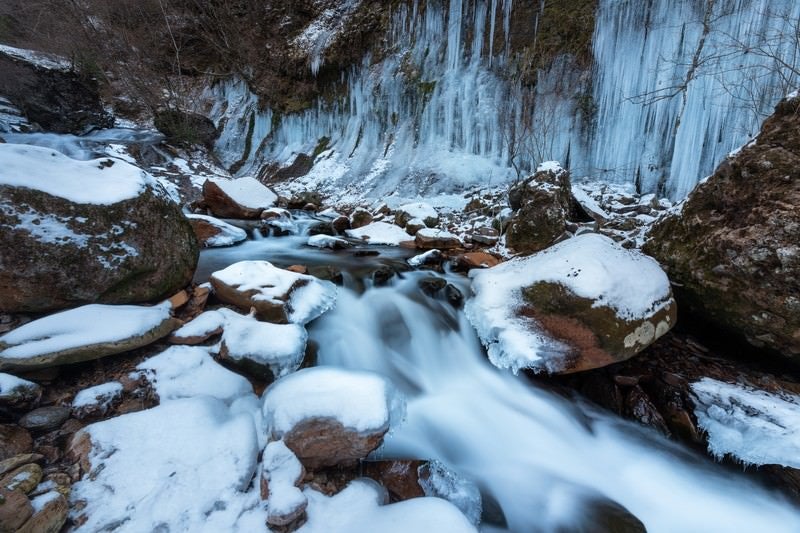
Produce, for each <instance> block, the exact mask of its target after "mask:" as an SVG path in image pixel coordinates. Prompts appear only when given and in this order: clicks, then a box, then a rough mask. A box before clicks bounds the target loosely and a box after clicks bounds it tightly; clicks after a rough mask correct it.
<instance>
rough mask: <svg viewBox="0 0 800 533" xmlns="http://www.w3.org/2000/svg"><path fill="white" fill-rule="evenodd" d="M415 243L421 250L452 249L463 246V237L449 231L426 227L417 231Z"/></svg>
mask: <svg viewBox="0 0 800 533" xmlns="http://www.w3.org/2000/svg"><path fill="white" fill-rule="evenodd" d="M414 245H415V246H416V247H417V248H419V249H421V250H433V249H438V250H452V249H453V248H460V247H461V239H459V238H458V237H456V236H455V235H453V234H452V233H450V232H447V231H443V230H436V229H428V228H426V229H421V230H419V231H418V232H417V233H416V236H415V237H414Z"/></svg>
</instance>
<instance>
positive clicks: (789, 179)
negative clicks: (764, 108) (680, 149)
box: [644, 97, 800, 362]
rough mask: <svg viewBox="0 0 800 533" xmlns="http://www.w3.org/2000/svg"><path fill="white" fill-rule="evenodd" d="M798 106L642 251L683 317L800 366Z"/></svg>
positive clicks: (781, 115) (775, 120)
mask: <svg viewBox="0 0 800 533" xmlns="http://www.w3.org/2000/svg"><path fill="white" fill-rule="evenodd" d="M799 109H800V98H797V97H796V98H792V99H787V100H784V101H782V102H781V103H780V104H778V106H777V108H776V109H775V113H774V114H773V115H772V116H771V117H770V118H769V119H767V120H766V121H765V122H764V125H763V127H762V129H761V133H760V135H759V136H758V137H757V138H756V140H755V141H754V142H752V143H750V144H748V145H747V146H745V147H744V148H743V149H742V150H741V151H740V152H739V153H737V154H736V155H734V156H732V157H731V158H729V159H727V160H726V161H724V162H723V163H722V164H721V165H720V166H719V168H718V169H717V170H716V171H715V172H714V174H713V175H712V176H711V177H709V178H708V179H707V180H706V181H704V182H703V183H701V184H700V185H698V186H697V187H696V188H695V190H694V191H692V193H691V194H690V195H689V198H688V199H687V200H686V202H685V204H684V205H683V209H682V210H681V212H680V213H676V214H673V215H672V216H668V217H666V218H664V219H662V220H661V221H660V222H658V223H657V224H656V225H654V226H653V228H652V229H651V231H650V233H649V234H648V241H647V243H646V244H645V247H644V250H645V251H646V252H647V253H648V254H650V255H652V256H653V257H655V258H656V259H658V260H659V261H660V262H661V263H662V265H663V266H664V270H666V271H667V274H669V277H670V279H671V280H672V281H673V282H674V284H675V294H676V296H677V298H678V301H679V303H680V304H681V305H682V306H683V309H686V310H687V311H690V312H692V313H693V314H695V315H696V316H697V315H699V316H700V317H702V318H703V319H705V320H707V321H709V322H711V323H713V324H715V325H717V326H718V327H720V328H722V329H724V330H725V331H727V332H728V333H730V334H732V335H735V336H737V337H742V336H744V337H745V339H746V340H747V341H748V342H749V343H750V344H752V345H753V346H756V347H758V348H764V349H767V350H769V351H771V352H773V353H776V354H779V355H782V356H784V357H786V358H788V359H791V360H793V361H795V362H799V361H800V292H799V291H798V287H800V284H799V282H798V280H800V209H798V206H800V113H798V110H799Z"/></svg>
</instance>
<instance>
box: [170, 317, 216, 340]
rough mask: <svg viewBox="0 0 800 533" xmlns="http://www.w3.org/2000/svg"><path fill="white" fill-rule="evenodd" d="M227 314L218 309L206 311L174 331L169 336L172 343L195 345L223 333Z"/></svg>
mask: <svg viewBox="0 0 800 533" xmlns="http://www.w3.org/2000/svg"><path fill="white" fill-rule="evenodd" d="M224 325H225V315H223V314H222V313H220V312H219V311H216V310H213V309H212V310H210V311H204V312H202V313H200V314H199V315H197V316H196V317H195V318H194V319H193V320H191V321H190V322H188V323H186V324H184V325H183V326H181V327H180V328H179V329H177V330H176V331H174V332H173V333H172V335H170V337H169V341H170V342H171V343H172V344H188V345H190V346H191V345H195V344H200V343H202V342H205V341H207V340H208V339H210V338H211V337H213V336H214V335H219V334H220V333H222V327H223V326H224Z"/></svg>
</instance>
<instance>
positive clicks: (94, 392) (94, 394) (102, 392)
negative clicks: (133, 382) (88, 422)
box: [72, 381, 122, 409]
mask: <svg viewBox="0 0 800 533" xmlns="http://www.w3.org/2000/svg"><path fill="white" fill-rule="evenodd" d="M121 395H122V383H120V382H119V381H109V382H108V383H101V384H100V385H95V386H94V387H89V388H87V389H83V390H82V391H80V392H78V394H76V395H75V399H74V400H72V407H73V408H75V409H79V408H81V407H88V406H90V405H91V406H94V405H96V406H98V407H100V408H101V409H105V408H106V407H108V405H109V404H111V402H113V401H114V400H116V399H117V398H119V397H120V396H121Z"/></svg>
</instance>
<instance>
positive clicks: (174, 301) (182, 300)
mask: <svg viewBox="0 0 800 533" xmlns="http://www.w3.org/2000/svg"><path fill="white" fill-rule="evenodd" d="M188 302H189V293H188V292H186V291H185V290H181V291H179V292H177V293H175V294H173V295H172V296H170V297H169V304H170V305H171V306H172V310H173V311H175V310H177V309H179V308H181V307H183V306H184V305H186V304H187V303H188Z"/></svg>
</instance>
